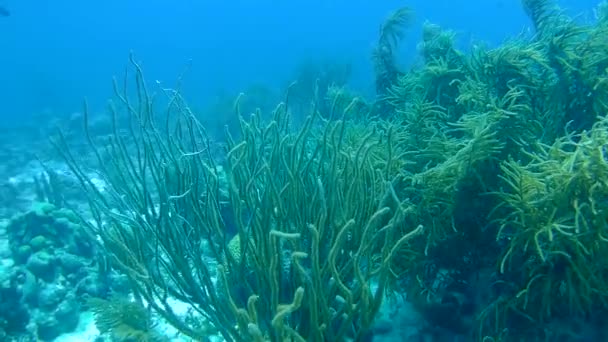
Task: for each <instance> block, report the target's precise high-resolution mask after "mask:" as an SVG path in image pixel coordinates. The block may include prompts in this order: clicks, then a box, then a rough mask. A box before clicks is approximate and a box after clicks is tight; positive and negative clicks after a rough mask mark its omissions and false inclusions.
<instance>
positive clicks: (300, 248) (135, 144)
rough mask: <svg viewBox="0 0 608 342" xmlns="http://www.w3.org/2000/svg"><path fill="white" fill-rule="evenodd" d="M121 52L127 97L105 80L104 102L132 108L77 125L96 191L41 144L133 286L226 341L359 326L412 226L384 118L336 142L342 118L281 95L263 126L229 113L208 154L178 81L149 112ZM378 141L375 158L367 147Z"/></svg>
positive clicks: (356, 330) (362, 330) (138, 75)
mask: <svg viewBox="0 0 608 342" xmlns="http://www.w3.org/2000/svg"><path fill="white" fill-rule="evenodd" d="M131 62H132V66H133V68H134V70H135V74H134V79H135V89H136V94H135V97H133V98H134V99H135V100H131V97H128V96H127V94H126V93H125V92H123V90H120V89H119V88H118V86H116V90H117V91H116V95H117V98H118V104H119V105H120V107H115V106H111V114H112V116H113V117H116V116H118V115H120V114H121V113H126V114H127V115H130V116H131V117H132V119H133V120H132V121H131V126H129V127H128V128H127V134H126V135H124V134H122V132H120V131H119V130H118V128H117V127H115V131H114V134H113V135H112V136H111V137H110V138H109V140H108V141H106V142H104V143H103V145H100V144H99V142H98V140H96V139H94V138H93V137H91V136H90V135H87V139H88V141H89V143H90V145H91V147H92V151H93V153H94V154H96V155H97V157H98V158H99V165H98V167H99V170H100V174H101V175H102V176H104V178H105V179H104V180H105V182H106V183H107V185H108V187H107V190H103V189H100V188H98V187H97V186H96V185H95V184H93V183H92V182H91V181H90V180H89V179H88V178H87V177H86V175H85V174H84V173H83V166H82V164H80V163H79V161H78V159H77V158H76V156H74V155H73V154H71V153H70V150H69V147H68V146H66V144H65V140H62V139H59V140H57V141H55V144H56V146H57V148H58V150H59V151H61V153H62V154H63V156H64V158H65V160H66V161H67V162H68V164H69V165H70V167H71V169H72V171H73V172H74V174H76V175H77V177H78V178H79V180H80V182H81V185H82V187H83V190H84V191H85V193H86V194H87V196H88V198H89V200H90V205H91V211H92V213H93V216H94V220H93V221H92V222H90V226H89V228H90V229H91V230H93V231H94V232H95V233H96V234H98V235H99V236H100V238H101V239H102V241H103V244H104V248H105V250H106V251H107V253H109V255H110V257H111V260H112V263H113V265H114V267H117V268H119V269H120V270H122V271H123V272H125V274H126V275H127V276H128V277H129V279H130V280H131V282H132V284H133V287H134V289H135V294H136V295H137V296H140V297H142V298H143V299H145V300H146V302H147V303H148V304H149V305H150V308H151V310H153V311H154V312H156V313H158V314H159V315H160V316H162V317H163V318H164V319H165V320H166V321H167V322H169V323H170V324H171V325H173V326H175V327H176V328H177V329H178V330H179V331H181V332H182V333H184V334H186V335H188V336H191V337H193V338H195V339H198V340H203V339H205V338H206V337H207V334H208V330H200V329H198V328H197V326H198V325H193V324H190V323H189V321H188V320H185V319H184V318H183V317H179V316H177V315H176V314H175V313H174V312H173V310H172V309H171V306H170V305H169V303H168V302H167V299H168V298H170V297H175V298H177V299H179V300H182V301H184V302H186V303H188V304H190V305H191V306H192V308H193V310H194V311H195V312H196V313H197V314H198V315H199V317H200V319H201V320H203V321H204V322H206V323H207V324H209V325H211V326H213V327H214V328H215V329H217V331H219V333H220V334H221V335H222V336H223V337H224V338H225V339H226V340H228V341H246V340H247V341H249V340H255V341H266V340H268V341H284V340H294V341H307V340H314V341H323V340H331V341H339V340H344V339H345V338H347V337H348V338H353V339H355V340H358V339H361V338H363V337H364V336H366V335H367V334H368V333H369V329H370V327H371V324H372V322H373V321H374V318H375V314H376V312H377V311H378V309H379V306H380V303H381V302H382V300H383V298H384V292H385V289H386V287H387V284H388V281H389V279H390V278H391V277H392V272H391V265H392V261H393V257H394V256H395V255H396V254H397V252H398V251H402V250H403V249H404V248H405V249H407V246H408V243H410V241H411V240H412V238H414V237H416V236H418V235H420V234H421V233H422V232H423V227H422V226H419V225H411V226H409V225H406V217H407V216H408V215H409V213H410V208H409V205H408V203H407V201H405V200H403V199H401V198H400V197H399V195H398V194H397V193H396V192H395V189H394V186H393V184H395V182H396V179H395V177H397V176H396V175H395V173H394V172H392V171H391V170H394V168H393V167H392V165H393V163H394V162H395V159H394V158H395V157H396V156H397V155H396V153H395V151H394V150H393V149H394V145H393V141H394V140H393V139H394V136H393V130H392V128H391V126H390V125H389V126H387V129H385V130H374V129H369V130H368V131H367V132H366V133H365V134H361V135H358V136H359V137H360V138H358V139H354V140H352V141H354V142H356V143H353V144H346V141H345V131H346V124H345V122H344V121H342V120H335V121H325V120H322V119H321V117H320V113H319V112H318V111H313V112H311V113H310V115H309V116H308V118H307V119H306V121H305V122H304V124H303V126H302V127H300V128H294V127H292V126H291V125H290V120H289V113H288V112H287V111H286V110H285V108H289V95H288V96H287V97H286V100H285V103H282V104H280V105H279V106H278V107H277V108H276V109H275V111H274V113H273V120H271V121H270V122H269V123H268V124H263V123H262V121H260V119H259V118H260V113H256V114H254V115H253V116H252V117H251V119H250V120H244V119H243V120H241V122H240V124H241V132H240V136H241V138H239V139H234V138H232V136H231V135H228V136H227V143H226V148H225V154H226V156H225V163H224V164H223V165H219V164H218V162H217V161H216V158H215V156H214V155H213V153H212V152H211V151H212V148H211V141H210V140H209V139H208V137H207V134H206V131H205V128H204V127H203V126H202V125H200V124H199V122H198V121H197V119H196V117H195V115H194V114H193V113H192V112H191V110H190V109H189V107H187V106H186V104H185V103H184V101H183V99H182V98H181V96H180V94H179V92H178V91H174V90H165V91H163V92H161V95H164V96H167V98H166V99H165V102H166V103H167V104H168V106H167V108H166V109H165V111H164V112H163V113H166V117H165V119H163V120H159V119H158V114H157V113H158V112H157V111H156V108H155V106H154V104H155V103H156V101H158V98H157V96H155V95H154V94H152V93H150V92H149V90H148V88H147V85H146V83H145V81H144V78H143V73H142V71H141V69H140V67H139V65H138V64H137V63H136V62H135V61H134V59H131ZM119 108H120V109H119ZM236 108H237V110H238V100H237V104H236ZM85 112H86V111H85ZM382 150H386V152H384V155H385V156H387V157H386V158H372V157H373V156H374V155H376V153H377V152H375V151H382ZM127 151H133V153H129V152H127ZM102 152H103V153H104V154H105V155H106V157H102ZM220 169H222V170H225V171H222V172H225V174H222V173H220ZM116 171H119V172H116ZM227 212H229V214H227ZM235 279H238V282H236V281H234V280H235Z"/></svg>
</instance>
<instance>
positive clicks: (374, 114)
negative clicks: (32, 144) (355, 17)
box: [3, 0, 608, 342]
mask: <svg viewBox="0 0 608 342" xmlns="http://www.w3.org/2000/svg"><path fill="white" fill-rule="evenodd" d="M523 6H524V10H525V11H526V13H527V14H528V16H529V17H530V19H531V21H532V23H533V26H534V30H535V31H534V34H533V35H531V36H529V37H528V36H521V37H516V38H515V39H512V40H510V41H507V42H505V43H504V44H502V45H500V46H497V47H493V48H488V47H485V46H482V45H478V46H473V47H472V48H471V50H470V51H461V50H459V49H458V48H457V47H456V46H457V44H456V39H457V35H456V34H455V33H454V32H452V31H449V30H444V29H442V28H441V27H439V26H437V25H434V24H431V23H425V24H424V27H423V37H422V42H421V43H420V44H419V45H418V51H419V54H420V63H419V64H418V65H417V66H416V67H414V68H412V69H411V70H408V71H405V70H401V68H399V67H398V66H397V65H398V63H397V57H398V56H397V51H398V49H397V47H398V44H399V42H400V39H401V38H402V37H403V35H404V34H405V30H404V29H406V28H409V26H410V25H411V24H412V11H411V10H410V9H408V8H402V9H399V10H397V11H396V12H394V13H393V14H392V15H391V16H390V17H389V18H388V19H387V21H386V22H385V24H384V25H382V27H381V30H380V34H379V38H378V44H377V47H376V49H375V50H374V54H373V56H372V58H373V59H372V61H373V63H374V66H375V69H376V90H377V97H376V98H375V99H373V100H367V99H364V98H362V97H360V96H358V95H356V92H353V91H352V90H350V89H348V88H346V87H345V86H344V85H331V84H329V82H316V83H315V85H314V86H312V85H311V84H312V83H313V82H312V81H311V80H308V82H306V86H305V87H304V88H298V87H297V85H296V84H294V85H292V86H290V87H289V88H288V89H287V92H286V96H285V98H284V99H283V102H281V103H280V104H279V105H278V106H277V107H276V108H275V109H274V110H273V111H271V112H270V113H264V112H263V111H262V110H261V109H257V110H255V111H254V113H253V115H248V114H249V111H250V109H249V108H247V109H245V110H246V111H247V115H248V117H249V119H244V115H243V114H244V113H243V106H245V107H249V106H250V105H249V104H246V105H244V103H243V100H244V97H242V96H241V97H239V98H238V99H237V100H236V102H235V104H234V112H233V113H234V115H233V116H230V120H229V121H230V122H231V127H230V129H228V130H227V132H226V135H225V137H224V139H223V141H221V142H218V141H217V140H215V139H211V138H210V134H209V133H208V132H207V127H206V126H205V125H203V124H201V122H200V121H199V117H198V116H197V114H196V113H194V111H193V110H191V108H190V107H188V105H187V104H186V103H185V101H184V99H183V98H182V97H181V95H180V93H179V91H177V90H172V89H162V90H161V91H162V92H163V95H166V96H167V98H168V101H167V104H168V105H167V108H158V107H157V106H155V102H154V101H153V100H154V98H155V97H154V96H153V95H152V92H151V91H150V90H149V89H148V88H147V87H148V85H147V83H146V82H145V80H144V77H143V71H142V70H141V68H140V66H139V64H138V63H137V62H136V61H135V60H134V58H133V57H132V58H131V67H132V69H133V70H134V75H126V76H125V81H124V89H122V88H121V87H119V86H118V83H116V85H115V89H116V103H115V104H113V105H112V106H111V115H112V117H113V121H112V122H113V124H114V127H113V129H112V130H111V131H112V132H114V133H113V134H110V135H109V136H105V137H104V139H96V138H95V137H93V136H92V134H91V131H87V136H86V139H85V142H86V145H87V146H88V147H89V148H90V150H89V153H88V154H87V155H88V156H91V155H92V156H94V158H95V161H96V165H95V166H96V167H97V169H98V171H99V174H100V175H102V176H103V178H104V180H105V181H106V182H107V183H106V184H105V187H104V188H101V187H100V186H99V184H98V183H96V182H94V181H92V180H91V178H90V177H89V174H87V173H86V172H85V161H83V159H81V158H80V154H84V153H83V151H84V149H83V146H82V145H80V146H78V148H79V150H78V151H77V152H75V150H74V149H73V148H71V143H72V142H73V139H74V138H73V137H70V136H66V135H65V134H60V135H59V137H58V139H56V140H55V141H54V144H55V147H56V148H57V151H58V152H59V153H60V154H61V156H62V157H63V159H64V160H65V161H66V162H67V164H68V166H69V167H70V170H71V172H72V174H73V175H74V176H75V177H76V178H77V181H78V182H79V183H80V185H81V187H82V190H83V192H84V194H85V196H86V197H87V199H88V203H89V204H90V211H91V212H92V215H93V218H94V219H93V220H89V221H86V222H84V224H85V225H86V227H87V231H90V232H93V233H94V234H96V235H97V236H99V238H100V240H101V244H102V247H103V250H104V252H105V253H107V254H108V255H109V257H110V263H109V267H112V268H115V269H118V270H120V271H121V272H122V273H124V274H125V275H126V276H127V277H128V278H129V280H130V284H131V285H132V287H133V295H134V297H135V298H136V302H115V303H114V304H116V305H114V304H113V305H112V306H111V307H110V309H108V311H104V310H99V309H97V311H96V312H97V314H98V319H99V320H100V325H102V326H105V327H106V328H107V329H106V330H107V331H109V332H111V330H112V329H114V328H116V327H119V326H121V324H124V322H125V321H126V319H125V317H121V316H120V315H121V314H124V312H123V310H124V311H129V312H132V313H133V315H134V316H136V317H140V319H138V321H137V322H135V323H133V324H131V325H129V326H128V329H125V330H124V331H137V332H133V334H135V335H137V336H139V335H138V334H140V333H142V332H143V333H142V334H144V335H145V332H146V331H147V330H148V329H149V328H150V327H151V325H152V323H151V321H150V318H149V316H147V311H144V310H150V312H153V313H154V314H156V315H158V316H160V317H162V318H163V319H164V320H166V321H167V322H168V323H169V324H171V325H172V326H174V327H175V328H176V329H177V330H179V331H180V332H181V333H183V334H185V335H187V336H190V337H191V338H193V339H196V340H207V339H208V338H210V335H212V334H214V335H221V336H222V337H223V338H224V339H225V340H227V341H249V340H254V341H285V340H289V341H343V340H348V339H352V340H357V341H361V340H366V339H371V338H374V337H376V336H379V335H382V334H384V333H385V332H386V330H388V329H387V328H385V327H383V326H382V323H378V322H377V321H376V319H377V317H378V315H379V314H382V313H383V311H382V310H381V307H382V305H383V303H388V302H390V301H389V300H390V299H392V300H394V301H395V302H399V300H401V302H400V303H401V304H400V305H402V306H405V304H404V303H407V305H410V306H411V307H413V308H414V309H415V310H416V311H417V314H418V315H419V316H417V317H418V319H416V320H415V322H416V324H420V325H421V327H420V329H421V331H420V332H419V333H420V334H422V335H424V336H426V338H429V339H433V340H441V338H442V336H451V338H452V339H451V340H462V341H471V340H478V341H485V342H488V341H513V340H531V341H535V340H568V341H585V340H589V339H591V340H605V339H606V334H607V332H606V329H605V328H604V326H605V322H604V321H605V319H603V318H602V317H606V313H607V311H608V298H606V293H608V292H607V291H606V290H607V289H608V276H607V274H608V272H607V267H608V265H607V264H606V262H605V260H604V256H605V254H606V253H607V252H608V251H607V248H608V234H607V233H606V231H605V230H606V224H607V219H608V217H607V214H606V213H607V212H608V202H606V200H605V198H606V195H608V194H607V192H608V168H607V165H608V159H607V158H608V157H607V156H606V153H607V152H606V146H607V144H608V119H607V118H606V113H607V109H608V101H607V100H608V99H607V96H608V89H607V88H606V85H607V84H608V83H607V82H606V80H607V79H608V55H607V54H606V51H608V40H606V37H608V34H606V33H607V32H606V29H607V28H608V15H607V13H608V11H607V10H606V9H607V8H608V7H607V6H606V5H603V6H600V8H598V11H597V13H598V17H597V18H596V20H595V21H593V22H585V23H581V22H579V21H577V20H575V19H573V18H571V17H569V16H567V15H566V14H564V12H563V11H562V10H561V9H560V8H559V7H558V6H557V5H556V4H555V3H553V2H552V1H549V0H526V1H523ZM131 79H133V80H134V83H135V86H134V87H131V84H130V80H131ZM318 87H322V89H320V88H318ZM132 88H133V89H135V90H136V92H137V93H136V94H135V95H136V96H133V97H131V96H127V95H126V94H127V93H128V91H127V90H128V89H132ZM311 93H312V94H311ZM302 94H304V95H302ZM320 94H322V95H323V96H319V95H320ZM298 95H300V96H301V97H303V98H304V99H305V101H304V102H307V101H309V100H310V101H312V104H311V105H310V106H309V105H308V103H306V105H304V106H301V103H294V102H293V101H295V102H299V101H300V100H301V98H298V97H297V96H298ZM292 96H296V97H292ZM132 98H136V99H137V101H134V100H132ZM304 111H305V114H306V115H304V116H302V112H304ZM123 112H126V113H127V114H128V115H129V116H130V118H129V120H125V119H124V118H122V117H121V115H120V114H122V113H123ZM161 113H162V114H161ZM162 115H166V116H165V117H163V116H162ZM231 115H232V114H231ZM293 116H297V118H302V117H304V120H303V122H301V123H299V124H294V121H293ZM88 118H89V113H88V110H87V109H85V111H84V119H85V122H86V121H87V120H88ZM123 121H129V122H132V125H131V126H129V127H128V128H129V129H128V130H126V131H127V132H128V134H123V133H122V131H121V130H120V129H119V128H120V122H123ZM214 134H215V132H214ZM88 162H90V159H89V160H88ZM86 165H87V167H88V166H90V165H89V164H86ZM68 221H69V220H68ZM15 226H16V227H18V226H19V225H15ZM11 230H12V231H13V233H12V234H13V236H14V237H15V238H14V241H16V242H15V243H16V244H15V246H14V247H12V249H13V254H14V255H15V260H16V261H17V263H19V264H20V265H23V266H22V267H23V269H25V270H28V272H30V273H34V274H39V278H40V279H41V280H43V281H46V282H51V283H52V282H53V281H55V280H56V279H57V274H62V273H61V272H58V271H57V269H55V268H53V267H54V266H53V265H54V264H53V263H52V260H55V259H56V258H58V255H57V254H54V253H53V254H49V252H48V251H47V249H48V248H49V247H48V246H52V245H53V244H55V243H56V242H54V241H55V240H52V239H51V238H52V237H50V236H47V235H44V234H43V233H41V232H38V231H34V232H28V233H27V234H26V233H24V232H22V231H21V230H19V229H18V228H11ZM38 235H42V238H38ZM49 239H51V242H48V240H49ZM77 241H80V240H79V239H77V238H76V237H74V238H73V239H72V240H62V241H61V246H63V248H64V249H65V248H67V250H73V251H74V253H76V251H79V249H78V248H76V249H75V250H74V249H70V248H73V247H74V245H76V247H77V246H78V243H77ZM49 244H50V245H49ZM40 251H43V252H40ZM48 268H53V270H52V271H53V272H54V273H53V272H51V270H49V269H48ZM43 271H44V272H43ZM47 271H48V272H47ZM9 280H10V279H9ZM27 280H28V279H27V277H26V278H25V279H23V280H22V281H24V282H26V283H27ZM13 282H14V281H13ZM8 283H10V281H8ZM15 290H18V289H13V288H10V287H9V288H7V289H6V291H7V292H6V296H9V295H11V293H14V291H15ZM11 291H12V292H11ZM3 295H4V294H3ZM403 296H405V297H406V298H405V301H404V300H403V298H402V297H403ZM11 298H13V297H11ZM170 298H177V299H179V300H180V301H182V302H185V303H187V304H188V305H189V306H190V308H191V309H192V311H193V313H194V314H195V315H192V316H190V317H187V318H186V317H182V316H179V315H177V314H176V313H175V312H174V311H173V310H172V308H171V305H170V304H169V302H168V301H169V299H170ZM100 303H106V302H97V304H98V305H97V307H98V308H99V307H100ZM139 303H146V304H147V306H146V307H145V308H143V307H139V306H133V305H139ZM119 304H120V305H119ZM11 305H18V303H14V304H11ZM108 305H109V302H108ZM112 310H114V311H117V312H116V313H115V315H114V317H115V318H116V317H118V318H116V319H115V320H112V319H109V318H108V316H107V315H106V314H105V313H104V312H110V311H112ZM29 311H30V309H28V308H25V309H22V310H14V312H13V313H14V315H17V316H19V315H28V313H29ZM420 322H424V323H420ZM142 323H143V324H144V325H143V326H140V325H138V324H142ZM408 324H411V323H408ZM122 327H123V328H124V325H123V326H122ZM133 327H137V329H132V328H133ZM142 327H143V328H142ZM22 328H23V327H21V329H22ZM450 334H451V335H450ZM135 335H131V337H133V336H135ZM406 335H407V336H409V337H412V336H413V334H412V333H411V331H408V332H407V333H405V332H404V333H403V335H402V336H406ZM421 338H422V337H421Z"/></svg>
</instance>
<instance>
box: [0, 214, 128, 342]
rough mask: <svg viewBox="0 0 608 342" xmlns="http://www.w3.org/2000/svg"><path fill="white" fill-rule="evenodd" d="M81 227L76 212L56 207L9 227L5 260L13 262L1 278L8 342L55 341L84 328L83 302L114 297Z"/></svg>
mask: <svg viewBox="0 0 608 342" xmlns="http://www.w3.org/2000/svg"><path fill="white" fill-rule="evenodd" d="M80 222H81V220H80V219H79V218H78V217H77V216H76V215H75V214H74V213H73V212H72V211H70V210H68V209H63V208H57V207H55V206H54V205H52V204H50V203H36V204H35V205H34V206H33V208H32V209H31V210H30V211H28V212H26V213H24V214H21V215H17V216H15V217H13V218H12V219H11V220H9V221H7V222H6V224H5V226H4V227H3V230H4V231H5V232H6V235H7V236H8V241H9V244H8V248H9V252H8V253H6V254H7V255H6V256H7V257H9V259H5V260H10V261H11V262H10V263H7V264H5V265H3V268H2V272H0V274H1V277H2V278H1V279H0V297H1V298H2V300H1V301H0V302H1V303H2V304H1V305H2V308H1V309H0V316H1V319H0V321H1V322H2V324H0V331H1V333H2V334H3V336H5V337H4V338H9V337H12V338H17V337H19V336H31V337H35V338H36V339H39V340H42V341H52V340H53V339H54V338H55V337H57V336H59V335H60V334H62V333H65V332H70V331H72V330H73V329H74V328H75V327H76V326H77V325H78V320H79V316H80V312H81V305H82V301H83V298H86V297H87V296H89V295H92V296H106V295H107V294H108V292H109V291H110V289H111V284H112V283H113V277H112V276H111V275H110V274H109V272H106V271H105V270H104V265H102V264H100V263H99V261H98V258H99V255H98V249H97V242H96V241H95V238H94V237H92V236H91V235H89V234H88V233H87V231H86V230H85V229H84V228H83V226H81V224H80ZM123 283H124V282H123ZM114 284H117V283H116V282H114Z"/></svg>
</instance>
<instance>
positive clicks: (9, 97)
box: [0, 0, 597, 124]
mask: <svg viewBox="0 0 608 342" xmlns="http://www.w3.org/2000/svg"><path fill="white" fill-rule="evenodd" d="M596 3H597V1H591V0H583V1H581V0H579V1H574V0H570V1H561V2H560V4H561V5H562V6H564V7H565V8H567V9H568V10H570V11H572V12H575V13H583V16H588V15H591V9H592V8H593V7H594V6H595V5H596ZM403 5H408V6H411V7H412V8H413V9H414V10H415V11H416V19H417V24H416V26H415V29H413V30H412V31H411V32H410V33H409V34H408V36H407V37H406V39H405V41H404V42H403V43H402V45H401V47H402V50H403V51H402V53H401V58H402V63H403V64H405V65H407V64H408V63H412V61H414V60H415V47H416V43H417V42H418V41H419V38H420V27H421V23H422V22H424V21H426V20H428V21H431V22H433V23H436V24H439V25H441V26H443V27H446V28H450V29H453V30H455V31H456V32H458V33H459V34H460V35H459V37H460V40H461V44H464V46H466V45H467V44H470V43H471V42H475V41H485V42H489V43H490V44H497V43H500V42H501V41H503V40H504V39H506V38H508V37H510V36H513V35H515V34H517V33H519V32H522V31H523V30H524V29H525V27H526V26H527V25H528V22H527V19H526V17H525V14H524V12H523V11H522V10H521V6H520V2H519V1H515V0H489V1H488V0H483V1H482V0H474V1H471V0H435V1H433V0H427V1H420V0H416V1H406V2H404V1H396V0H382V1H371V0H368V1H363V0H354V1H345V0H325V1H323V0H308V1H301V0H300V1H280V0H276V1H270V0H262V1H259V0H256V1H252V0H250V1H244V0H241V1H232V0H224V1H210V0H206V1H205V0H198V1H194V0H175V1H160V0H147V1H141V0H130V1H126V0H105V1H83V0H81V1H76V0H56V1H49V0H47V1H43V0H37V1H34V0H19V1H18V0H2V1H0V6H3V7H6V8H7V9H9V10H10V12H11V16H9V17H0V80H1V82H0V105H1V109H0V122H1V123H2V124H5V123H7V122H10V121H12V119H14V118H23V117H24V116H36V117H41V116H42V117H46V116H49V117H50V116H55V117H57V116H59V117H61V116H69V115H70V114H71V113H73V112H76V111H79V110H80V108H81V103H82V99H83V98H84V97H87V98H88V99H89V101H90V103H91V107H92V108H93V110H95V111H96V110H101V109H102V108H103V105H104V103H105V101H106V98H108V97H109V96H110V95H111V77H112V76H113V75H120V73H121V71H122V70H123V69H124V67H125V65H126V64H127V57H128V53H129V51H131V50H133V51H134V52H135V54H136V56H137V58H138V59H139V60H141V61H143V66H144V68H145V71H146V75H147V77H148V78H149V79H151V80H160V81H163V82H169V84H172V83H171V82H172V81H174V80H175V78H176V76H177V75H178V74H179V73H180V72H181V70H183V67H184V66H185V65H186V64H187V63H188V61H189V60H191V61H192V66H193V67H192V69H191V71H190V72H189V73H188V77H187V79H186V87H185V88H184V89H185V93H186V96H187V98H188V99H189V101H190V103H191V104H192V105H195V106H201V105H204V104H206V103H209V102H211V101H213V99H214V98H215V97H216V96H218V94H232V93H234V94H236V93H238V92H239V91H241V90H242V89H244V88H246V87H247V86H249V85H251V84H263V85H266V86H270V87H281V86H284V85H285V84H287V83H288V82H289V81H291V79H292V78H293V77H294V69H295V68H296V67H297V66H298V65H300V64H301V63H302V62H303V61H304V60H307V59H313V60H323V59H330V60H335V61H343V62H347V63H350V64H351V65H352V66H353V76H352V79H351V83H352V85H353V87H354V88H355V89H358V90H359V91H361V92H364V93H370V94H371V93H372V92H373V82H372V76H373V75H372V68H371V63H370V52H371V50H372V47H373V44H374V42H375V40H376V38H377V32H378V27H379V25H380V24H381V23H382V21H383V19H384V18H385V17H386V16H387V15H388V13H390V12H391V11H392V10H394V9H396V8H398V7H400V6H403Z"/></svg>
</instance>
